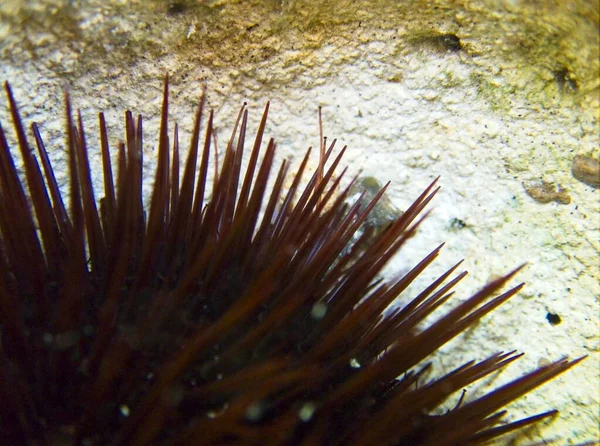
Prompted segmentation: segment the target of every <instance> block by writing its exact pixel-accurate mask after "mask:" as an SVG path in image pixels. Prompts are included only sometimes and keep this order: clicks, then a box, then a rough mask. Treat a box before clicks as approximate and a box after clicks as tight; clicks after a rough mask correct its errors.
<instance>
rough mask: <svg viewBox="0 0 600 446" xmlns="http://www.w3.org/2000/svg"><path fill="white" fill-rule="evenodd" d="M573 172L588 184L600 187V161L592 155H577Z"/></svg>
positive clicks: (574, 159) (572, 167) (572, 166)
mask: <svg viewBox="0 0 600 446" xmlns="http://www.w3.org/2000/svg"><path fill="white" fill-rule="evenodd" d="M571 173H572V174H573V176H574V177H575V178H577V179H578V180H579V181H581V182H582V183H585V184H587V185H588V186H592V187H600V161H598V160H595V159H594V158H592V157H590V156H585V155H575V158H573V164H571Z"/></svg>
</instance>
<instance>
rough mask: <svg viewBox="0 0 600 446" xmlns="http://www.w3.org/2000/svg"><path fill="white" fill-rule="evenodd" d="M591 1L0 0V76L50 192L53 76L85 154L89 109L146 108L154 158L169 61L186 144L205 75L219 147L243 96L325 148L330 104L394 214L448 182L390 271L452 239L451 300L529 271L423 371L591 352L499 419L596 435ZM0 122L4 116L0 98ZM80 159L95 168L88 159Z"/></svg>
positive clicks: (292, 148) (336, 125) (59, 142)
mask: <svg viewBox="0 0 600 446" xmlns="http://www.w3.org/2000/svg"><path fill="white" fill-rule="evenodd" d="M599 8H600V7H599V6H598V4H597V2H589V1H584V0H580V1H572V2H561V1H552V0H549V1H542V2H540V1H534V0H531V1H518V0H512V1H508V0H505V1H500V2H496V1H491V0H490V1H469V2H467V1H464V2H462V1H439V2H425V1H423V2H421V1H415V2H398V1H394V0H374V1H373V0H358V1H344V0H340V1H329V2H314V1H310V0H301V1H292V0H290V1H283V0H281V1H279V0H278V1H275V0H273V1H264V0H249V1H233V0H212V1H210V0H206V1H200V0H196V1H192V0H187V1H186V0H184V1H170V2H168V1H158V0H155V1H143V2H142V1H124V0H82V1H72V2H64V1H58V0H37V1H15V0H8V1H4V2H2V5H1V6H0V61H1V63H0V79H2V80H9V81H10V82H11V84H12V86H13V89H14V92H15V95H16V97H17V99H18V101H19V103H20V105H21V110H22V113H23V115H24V117H25V119H26V121H27V122H29V123H30V122H32V121H36V122H38V123H40V124H41V126H40V127H41V132H42V134H43V137H44V138H45V141H46V145H47V147H50V148H53V152H52V153H51V156H52V158H53V161H54V163H55V166H56V167H55V168H56V169H57V170H58V171H59V175H58V177H59V178H58V180H59V182H61V183H62V184H64V182H65V181H66V164H65V157H64V151H63V147H64V135H63V133H62V127H63V125H64V123H63V121H64V119H63V101H62V90H63V88H65V87H68V88H69V90H70V92H71V95H72V98H73V101H74V103H75V105H76V106H77V107H79V108H81V109H82V113H83V117H84V122H85V124H86V127H87V130H88V133H89V134H90V140H89V143H90V146H91V147H97V140H95V139H94V138H93V137H91V136H92V135H94V134H95V133H96V131H97V115H96V113H97V112H98V111H105V112H106V117H107V121H108V122H109V132H110V134H111V136H112V141H111V142H112V144H113V145H115V144H116V142H117V141H118V140H119V139H121V138H123V135H122V119H123V111H124V110H125V108H129V109H131V110H132V111H133V112H134V113H142V114H143V115H144V116H145V118H146V121H145V124H144V125H145V132H146V133H145V135H146V141H147V143H148V144H147V146H146V147H147V150H148V153H147V155H146V157H145V159H146V160H147V163H148V166H149V167H152V165H153V163H154V158H153V153H154V149H153V148H154V147H155V144H156V139H155V136H154V135H156V134H157V127H158V109H159V106H160V101H161V97H160V90H161V88H162V78H163V77H164V75H165V73H166V72H168V73H169V74H170V76H171V77H170V79H171V93H172V95H171V104H172V105H171V115H172V118H173V121H177V122H178V123H179V125H180V130H181V134H182V141H186V140H187V137H188V135H189V133H188V131H189V130H190V129H191V126H192V124H191V123H192V119H193V110H194V107H195V105H196V103H197V101H198V98H199V95H200V91H201V88H202V86H203V85H206V87H207V91H208V104H209V105H210V106H211V107H212V108H214V109H215V111H216V122H218V123H219V124H220V125H222V126H223V127H222V128H220V129H219V130H220V131H219V135H220V139H219V141H220V147H224V141H225V140H226V139H227V138H228V136H229V133H228V132H229V131H230V127H229V124H231V123H232V122H233V119H234V118H235V116H236V114H237V110H238V108H239V106H240V105H241V104H242V103H243V102H244V101H245V102H247V103H248V104H249V108H250V112H251V116H252V128H256V125H257V122H258V119H259V118H260V114H261V112H262V108H263V106H264V104H265V102H266V101H267V100H270V101H271V113H270V120H269V125H268V129H267V134H268V135H272V136H274V137H275V138H276V141H277V143H278V147H279V156H280V157H281V158H284V157H285V158H290V159H292V160H294V161H295V162H297V161H298V159H299V158H300V157H301V156H302V155H303V154H304V151H305V149H306V148H307V147H308V146H310V145H312V146H317V145H318V143H319V128H318V118H317V107H318V106H322V107H323V108H322V110H323V120H324V129H325V134H326V135H327V136H328V137H329V138H330V139H331V138H338V144H339V145H340V147H342V146H343V145H348V147H349V148H348V152H347V155H346V157H345V164H347V165H349V166H350V171H351V173H352V174H356V173H358V172H361V175H362V176H364V177H374V178H375V179H376V180H378V181H380V182H382V183H384V182H387V181H388V180H391V181H392V184H391V186H390V188H389V192H388V195H387V198H388V200H389V202H386V203H387V204H386V205H387V206H390V208H393V209H397V210H399V211H401V210H402V209H403V208H405V207H406V206H407V205H408V204H409V203H410V202H411V201H412V200H413V199H414V198H415V197H416V196H417V195H418V194H419V193H420V191H421V190H422V189H423V188H424V187H425V186H426V185H427V184H428V183H429V182H431V181H432V179H433V178H435V177H437V176H438V175H440V176H441V179H440V184H441V185H442V190H441V191H440V193H439V194H438V196H437V198H436V200H435V202H434V204H433V206H432V212H431V214H430V216H429V217H428V219H427V220H426V222H425V223H424V224H423V225H422V227H421V229H420V231H419V234H418V236H417V237H415V238H414V239H413V240H412V241H411V243H410V246H408V247H407V249H406V250H403V254H402V256H401V257H400V258H396V259H394V260H393V262H392V263H391V264H390V267H389V271H390V272H389V273H390V274H394V273H398V272H401V271H403V270H405V269H407V268H409V267H410V266H412V265H414V264H415V263H417V262H418V261H419V260H420V259H421V258H422V257H423V256H424V255H425V254H427V253H428V252H429V251H430V250H431V249H433V248H434V247H435V246H437V244H439V243H440V242H442V241H446V247H445V248H444V254H443V255H442V256H441V259H440V260H439V261H438V262H437V265H436V267H434V268H432V269H431V270H428V271H427V272H426V273H425V274H424V276H425V277H423V280H424V281H426V280H428V279H431V278H433V277H434V276H435V275H436V274H437V273H439V272H440V271H442V270H444V269H446V268H447V267H449V266H450V265H451V264H454V262H455V261H456V260H458V259H461V258H465V259H466V262H465V264H466V268H467V269H468V270H469V272H470V274H469V276H468V277H467V279H465V280H464V282H463V283H462V285H461V287H460V288H459V290H458V291H459V292H458V293H457V297H456V299H458V300H460V299H461V298H465V297H467V296H468V295H469V294H470V292H472V291H473V290H475V289H476V288H477V287H478V286H481V285H482V284H484V283H485V282H487V281H488V280H489V279H490V278H492V277H494V276H495V275H499V274H501V273H504V272H507V271H508V270H510V269H512V268H513V267H515V266H517V265H519V264H521V263H523V262H528V266H527V267H526V269H525V270H524V272H522V273H521V274H520V276H519V278H520V280H523V281H525V282H527V286H526V288H525V290H524V291H523V292H522V293H521V294H519V295H518V296H516V297H515V298H513V299H512V300H511V301H510V302H509V303H508V304H506V305H505V306H504V307H502V308H500V309H499V310H497V311H495V312H494V313H493V314H492V315H491V316H489V317H487V318H486V319H485V320H483V321H482V322H481V323H480V324H479V326H477V327H475V328H474V329H472V330H470V331H468V332H467V333H465V334H464V335H463V336H461V337H460V338H458V339H456V340H455V341H453V342H451V343H450V344H448V345H447V346H445V347H444V348H443V349H442V350H441V351H440V352H439V355H438V356H437V357H436V358H434V359H433V362H434V368H435V369H437V370H439V371H442V370H449V369H450V368H451V367H454V366H456V365H458V364H460V363H462V362H464V361H465V360H467V359H473V358H475V359H481V358H483V357H484V356H485V355H487V354H489V353H491V352H495V351H498V350H504V351H507V350H513V349H515V350H519V351H523V352H525V353H526V356H525V357H524V358H522V359H521V360H519V361H517V363H516V364H513V365H511V366H510V367H509V368H508V369H507V370H505V371H504V372H502V374H500V375H498V376H493V377H492V378H491V379H488V380H486V381H485V383H484V384H485V386H483V387H484V388H482V385H481V383H480V384H479V385H478V386H477V387H474V388H469V389H467V395H466V398H470V397H473V396H474V395H477V394H479V393H480V392H482V391H484V390H485V388H488V389H489V387H487V386H492V387H497V386H499V385H500V384H502V383H503V382H506V381H508V380H509V379H511V378H514V377H516V376H518V375H520V374H522V373H523V372H524V371H529V370H532V369H533V368H534V367H535V366H536V365H537V364H539V363H544V362H546V361H548V360H554V359H558V358H559V357H561V356H564V355H568V356H569V357H570V358H575V357H579V356H582V355H589V357H588V358H587V360H586V361H584V362H583V364H581V365H579V366H578V367H576V368H575V369H574V370H571V371H569V372H568V373H567V374H565V375H563V376H561V377H559V378H558V379H557V380H555V381H553V382H552V383H549V384H547V385H546V386H544V387H543V388H540V389H538V390H537V391H535V392H533V393H531V394H529V395H527V396H526V397H524V398H522V399H520V400H519V401H518V402H517V403H515V404H513V405H512V406H510V412H509V415H508V417H509V419H516V418H518V417H522V416H523V415H524V414H528V415H532V414H535V413H538V412H541V411H544V410H547V409H550V408H557V409H559V410H560V412H561V414H560V417H559V418H558V419H556V420H554V421H553V422H552V423H547V424H546V425H543V426H540V427H539V428H535V429H533V430H529V431H527V432H526V435H525V436H524V437H522V438H521V439H520V440H518V441H515V442H514V443H511V444H531V443H535V442H536V441H540V438H545V439H547V440H548V441H549V442H550V443H549V444H556V445H576V444H577V445H580V444H587V443H586V442H590V444H592V443H594V442H596V441H599V440H600V433H599V430H598V415H599V404H600V401H599V398H600V394H599V393H600V392H599V388H600V387H599V386H600V373H599V370H600V355H599V352H598V350H599V346H600V344H599V342H600V334H599V317H600V307H599V305H600V304H599V299H600V297H599V296H600V285H599V283H600V253H599V251H600V195H599V194H600V190H599V189H598V188H596V187H594V185H593V184H592V185H590V183H589V182H585V181H580V179H578V178H576V177H574V176H573V175H574V174H573V171H572V164H573V162H574V159H575V157H576V156H581V157H585V159H586V160H587V159H590V160H592V161H590V162H591V163H592V164H593V162H594V161H595V163H596V165H597V162H598V159H599V155H600V153H599V143H600V137H599V131H598V129H599V128H600V127H599V125H600V116H599V115H600V77H599V74H598V73H599V69H600V65H599V62H598V61H599V55H600V54H599V44H598V33H599V14H600V10H599ZM0 118H1V120H2V122H3V123H7V122H8V116H7V107H6V104H5V102H4V101H3V102H2V105H0ZM5 126H6V127H8V126H7V125H5ZM10 136H11V137H13V135H12V134H11V135H10ZM313 161H314V163H313V165H314V164H315V162H316V157H315V158H314V159H313ZM575 161H577V160H575ZM92 162H93V163H95V164H96V165H97V167H100V160H99V156H96V154H94V156H92ZM577 162H578V161H577ZM98 172H100V170H98ZM61 173H62V174H61ZM96 180H98V183H99V181H100V180H101V178H100V177H99V178H97V179H96ZM546 186H548V187H546ZM147 187H148V189H149V187H150V185H147ZM533 187H538V188H542V189H539V190H537V189H536V190H534V193H530V190H531V188H533ZM548 191H550V192H548ZM548 193H555V194H558V193H560V194H564V195H561V196H560V197H559V198H557V197H556V196H552V197H550V198H549V199H548V196H547V195H544V194H548ZM540 194H541V195H540ZM536 197H538V198H541V199H538V198H536ZM567 197H568V199H567ZM383 214H385V212H384V213H383ZM413 288H414V290H415V291H416V290H418V289H419V287H418V286H415V287H413ZM556 316H558V319H557V317H556ZM454 403H455V401H454V402H452V401H451V402H450V403H449V405H450V406H452V405H453V404H454ZM506 441H507V442H509V441H511V440H510V439H508V440H506ZM501 444H508V443H504V442H503V443H501ZM536 444H541V443H536ZM543 444H546V443H543Z"/></svg>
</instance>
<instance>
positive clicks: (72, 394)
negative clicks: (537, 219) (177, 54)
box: [0, 82, 578, 445]
mask: <svg viewBox="0 0 600 446" xmlns="http://www.w3.org/2000/svg"><path fill="white" fill-rule="evenodd" d="M167 84H168V82H165V90H164V99H163V101H164V102H163V108H162V117H161V130H160V135H159V142H158V166H157V170H156V177H155V183H154V188H153V191H152V194H151V198H150V203H149V204H148V206H145V204H144V202H143V199H142V178H143V171H142V153H143V152H142V124H141V122H142V118H141V117H138V118H137V121H136V120H135V119H134V117H133V115H132V114H131V112H127V113H126V116H125V134H126V138H125V143H121V144H120V145H119V146H118V148H117V152H116V153H117V155H116V162H115V163H114V165H115V166H116V169H115V170H116V175H113V161H112V160H111V154H110V150H109V145H108V137H107V131H106V124H105V120H104V117H103V115H102V114H100V117H99V121H100V146H101V147H100V148H101V154H102V162H103V180H104V198H102V199H100V200H99V201H98V202H97V201H96V191H95V190H94V188H93V187H92V180H91V177H92V173H91V171H90V166H89V162H88V155H87V152H88V147H87V143H86V138H85V133H84V129H83V124H82V120H81V115H78V117H77V119H76V120H74V119H73V116H72V112H71V107H70V102H69V99H68V97H67V128H66V129H67V144H68V156H69V172H70V193H69V203H68V205H65V203H64V200H63V198H62V195H61V192H60V190H59V188H58V185H57V182H56V179H55V176H54V173H53V170H52V167H51V165H50V162H49V157H48V154H47V151H46V148H45V147H44V143H43V141H42V138H41V137H40V132H39V130H38V128H37V126H36V125H35V124H33V126H32V132H33V136H34V139H35V146H36V148H37V156H36V155H34V154H33V152H32V150H31V148H30V145H29V142H28V140H27V137H26V132H25V129H24V126H23V124H22V121H21V118H20V116H19V113H18V110H17V105H16V102H15V100H14V98H13V95H12V92H11V90H10V87H9V86H8V84H6V90H7V93H8V98H9V104H10V111H11V113H12V118H13V123H14V128H15V131H16V135H17V140H18V146H19V148H20V153H21V157H22V160H23V165H24V173H25V174H24V177H25V180H24V182H25V183H26V185H27V187H26V188H25V187H24V186H23V185H22V182H21V180H20V178H19V175H18V174H17V169H16V167H15V163H14V161H13V158H12V155H11V152H10V149H9V147H8V142H7V139H6V137H5V134H4V131H3V130H2V129H1V128H0V234H1V235H0V401H1V403H0V441H1V442H2V444H13V445H19V444H40V445H46V444H50V445H53V444H85V445H95V444H114V445H124V444H134V445H144V444H182V445H184V444H261V445H278V444H281V445H288V444H289V445H296V444H298V445H301V444H302V445H336V444H340V445H341V444H344V445H346V444H358V445H373V444H397V445H456V444H478V443H481V442H484V441H487V440H489V439H490V438H494V437H496V436H499V435H502V434H504V433H506V432H509V431H512V430H514V429H517V428H519V427H522V426H523V425H527V424H531V423H533V422H536V421H538V420H540V419H543V418H546V417H548V416H550V415H552V414H553V413H554V411H551V412H547V413H544V414H541V415H537V416H534V417H531V418H528V419H526V420H522V421H520V422H516V423H511V424H502V416H503V414H504V412H503V411H502V407H503V406H505V405H506V404H507V403H508V402H510V401H512V400H514V399H515V398H518V397H519V396H521V395H522V394H524V393H526V392H528V391H529V390H531V389H533V388H534V387H536V386H538V385H540V384H542V383H543V382H545V381H547V380H549V379H552V378H554V377H555V376H556V375H558V374H559V373H561V372H563V371H564V370H566V369H568V368H570V367H571V366H572V365H574V364H575V363H576V362H578V360H575V361H568V360H565V359H563V360H559V361H557V362H555V363H552V364H550V365H548V366H545V367H542V368H540V369H538V370H536V371H534V372H532V373H530V374H528V375H525V376H523V377H521V378H520V379H518V380H517V381H514V382H512V383H510V384H507V385H505V386H503V387H501V388H499V389H497V390H496V391H494V392H491V393H488V394H486V395H484V396H482V397H480V398H478V399H475V400H472V401H468V402H464V401H463V402H461V403H460V404H459V405H458V406H457V407H456V408H454V409H453V410H451V411H449V412H447V413H445V414H443V415H437V416H433V415H431V413H432V411H433V410H434V409H435V408H436V407H439V406H440V404H441V403H443V402H444V400H445V399H446V398H447V397H448V396H449V395H451V394H452V393H454V392H457V391H460V390H461V389H462V388H463V387H464V386H466V385H468V384H470V383H472V382H474V381H476V380H478V379H480V378H482V377H484V376H486V375H489V374H490V373H492V372H494V371H496V370H499V369H501V368H502V367H504V366H506V365H507V364H509V363H510V362H512V361H514V360H515V359H517V358H518V357H519V356H520V355H519V354H516V353H515V352H508V353H498V354H495V355H492V356H491V357H489V358H487V359H484V360H482V361H480V362H475V361H472V362H469V363H467V364H464V365H463V366H461V367H460V368H458V369H456V370H453V371H451V372H449V373H447V374H446V375H444V376H442V377H440V378H438V379H436V380H434V381H432V382H423V381H424V373H425V372H426V371H427V369H428V367H427V366H425V367H424V368H417V365H418V364H419V363H421V362H422V361H423V360H424V359H425V358H427V356H428V355H430V354H431V353H433V352H435V351H436V350H437V349H438V348H439V347H440V346H442V345H443V344H444V343H446V342H447V341H448V340H450V339H451V338H453V337H455V336H456V335H458V334H459V333H461V332H462V331H463V330H465V328H467V327H469V326H470V325H472V324H473V323H474V322H476V321H478V320H479V319H481V318H482V317H483V316H484V315H486V314H487V313H489V312H490V311H491V310H493V309H494V308H496V307H497V306H499V305H500V304H502V303H503V302H505V301H506V300H507V299H509V298H510V297H511V296H512V295H514V294H515V293H516V292H518V290H519V289H520V288H521V286H522V285H519V286H517V287H515V288H512V289H510V290H509V291H506V292H504V293H502V294H500V295H497V294H498V293H499V292H500V290H501V288H502V287H503V286H504V285H505V283H506V282H507V281H508V280H509V279H510V278H511V277H512V276H513V275H514V273H515V272H516V271H514V272H512V273H510V274H508V275H507V276H505V277H502V278H500V279H497V280H495V281H493V282H491V283H489V284H487V285H486V286H485V287H484V288H483V289H482V290H481V291H479V292H478V293H476V294H475V295H473V296H472V297H470V298H469V299H467V300H465V301H462V302H461V303H460V304H458V305H457V306H455V307H454V308H453V309H452V310H450V311H448V312H446V313H445V314H444V316H442V317H441V318H440V319H439V320H437V321H436V322H435V323H433V324H430V325H428V326H427V327H426V328H425V329H417V326H419V324H420V323H421V322H422V321H423V320H424V318H426V317H427V316H428V315H430V314H431V313H432V312H433V311H434V310H435V309H437V308H438V307H440V306H441V305H442V304H443V303H444V302H446V301H447V300H448V299H449V298H450V297H451V295H452V291H451V290H452V288H453V287H454V285H455V284H456V283H457V282H458V281H460V279H461V278H462V277H463V276H464V275H465V274H466V273H464V272H463V273H458V272H457V270H458V267H459V264H460V263H459V264H457V265H455V266H453V267H452V268H450V269H449V270H448V271H447V272H446V273H445V274H443V275H442V276H441V277H439V278H438V279H437V280H436V281H435V282H434V283H432V284H431V285H430V286H429V287H427V288H426V289H425V290H423V291H422V292H421V293H420V294H419V295H418V296H417V297H416V298H415V299H414V300H413V301H412V302H410V303H409V304H407V305H406V306H404V307H402V308H399V309H397V310H394V311H392V312H390V313H389V314H386V315H385V317H384V316H383V315H384V310H385V309H386V308H387V307H388V306H389V304H390V303H391V302H392V301H393V300H394V299H395V298H396V297H397V296H398V295H399V294H400V293H402V291H403V290H404V289H405V288H406V287H407V286H408V285H409V284H410V283H411V282H412V281H413V280H414V279H415V278H416V277H417V276H418V275H419V273H421V272H422V271H423V270H424V269H425V268H426V267H427V266H428V265H429V264H430V263H431V262H432V261H433V260H434V259H435V258H436V256H437V254H438V252H439V250H440V249H441V246H440V247H438V248H436V249H434V250H433V251H432V252H431V253H430V254H429V255H428V256H427V257H426V258H425V259H423V260H422V261H420V262H419V263H417V265H416V266H415V267H414V268H413V269H412V270H411V271H410V272H408V273H407V274H406V275H404V276H402V277H398V278H397V279H395V280H392V281H389V282H384V281H381V280H378V274H379V273H380V271H381V269H382V268H383V266H384V265H385V263H386V262H387V261H388V259H389V258H390V257H391V256H393V255H394V254H395V253H396V252H398V250H399V249H400V248H401V247H402V245H403V244H404V242H405V241H406V240H407V239H408V238H409V237H411V236H412V235H413V234H414V233H415V230H416V227H417V226H418V224H419V221H420V220H419V214H420V213H421V211H422V210H423V208H424V207H425V206H426V205H427V204H428V203H429V201H430V200H431V199H432V198H433V196H434V195H435V193H436V190H437V189H436V186H435V182H434V183H433V184H431V185H430V186H429V187H428V188H427V189H426V190H425V191H424V192H423V193H422V194H421V195H420V196H419V197H418V198H417V199H416V201H415V202H414V203H413V204H412V206H410V207H409V208H408V209H407V210H406V212H404V213H403V214H402V216H401V217H399V218H398V219H397V220H395V221H394V222H392V223H391V224H390V225H389V226H388V227H387V228H386V229H385V230H384V231H380V232H378V233H377V234H370V233H369V231H368V230H367V231H366V233H365V234H363V235H362V236H360V237H358V238H353V236H354V234H355V233H356V232H357V230H358V229H359V228H360V226H361V224H362V223H363V222H364V220H365V218H366V216H367V215H368V214H369V212H370V211H371V209H372V208H373V206H374V205H375V203H376V201H377V200H378V198H379V197H380V196H381V194H383V190H382V191H381V192H380V193H379V194H378V195H377V196H376V197H375V199H374V200H373V201H371V202H370V203H369V204H368V205H367V206H362V205H361V204H360V200H359V202H357V203H355V204H347V198H348V191H349V188H350V186H348V187H347V188H345V189H343V190H342V191H341V192H338V190H339V189H340V187H341V186H340V184H341V179H342V176H343V174H344V172H342V173H341V174H340V175H336V174H335V171H336V168H337V166H338V164H339V163H340V161H341V157H342V154H343V152H344V150H341V151H340V153H339V154H338V155H337V156H335V158H334V146H335V141H334V143H333V144H331V146H330V147H329V148H328V150H327V151H326V152H324V156H323V158H322V160H321V162H320V165H319V169H318V171H317V172H316V173H315V174H313V175H312V177H310V180H309V181H308V182H307V183H306V185H305V186H301V184H302V182H301V178H302V176H303V174H305V171H306V166H307V161H308V154H307V155H306V157H305V158H304V159H303V161H302V162H301V164H300V166H299V167H298V169H297V170H296V171H295V172H294V173H293V174H291V176H290V175H289V172H288V171H289V170H290V166H289V165H288V163H286V162H283V163H282V164H281V166H280V168H279V170H278V171H277V173H276V175H275V181H274V184H273V186H272V187H270V188H267V180H268V179H269V177H270V174H271V170H272V168H273V164H274V154H275V143H274V141H273V140H272V139H271V140H270V141H268V143H267V144H266V149H264V155H262V157H261V156H259V154H260V151H261V147H262V146H263V133H264V128H265V122H266V119H267V112H268V105H267V107H266V109H265V112H264V114H263V117H262V120H261V122H260V125H259V128H258V132H257V135H256V138H255V140H254V144H253V147H252V149H251V152H250V157H249V161H248V163H247V165H246V166H245V167H243V164H244V163H243V162H242V155H243V151H244V146H245V143H246V127H247V118H248V112H247V110H246V109H245V108H242V110H241V112H240V115H239V116H238V119H237V122H236V126H235V130H234V132H233V136H232V138H231V140H230V141H229V143H228V145H227V148H226V152H225V156H224V159H223V161H222V164H221V166H220V168H219V169H218V173H217V174H216V175H215V178H214V180H213V181H212V182H209V181H208V171H209V158H210V154H211V144H212V141H213V134H214V127H213V114H212V112H211V113H210V114H209V116H208V120H207V124H206V131H205V135H204V137H203V138H202V137H201V133H200V127H201V121H202V117H203V115H204V101H203V100H202V101H201V104H200V106H199V109H198V112H197V115H196V121H195V126H194V129H193V132H192V138H191V145H190V150H189V155H188V157H187V160H186V162H185V165H182V166H181V167H182V178H181V181H180V177H179V172H180V161H179V140H178V133H177V127H175V132H174V138H173V140H170V138H169V132H168V130H167V114H168V94H167V91H168V88H167ZM171 144H172V147H171ZM113 157H114V156H113ZM198 164H199V165H198ZM325 166H327V168H325ZM288 179H289V180H288ZM286 182H287V183H286ZM284 184H290V186H289V188H284ZM206 197H210V198H209V199H208V198H206ZM67 208H69V209H68V210H67ZM146 210H147V212H146ZM494 296H495V297H494Z"/></svg>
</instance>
